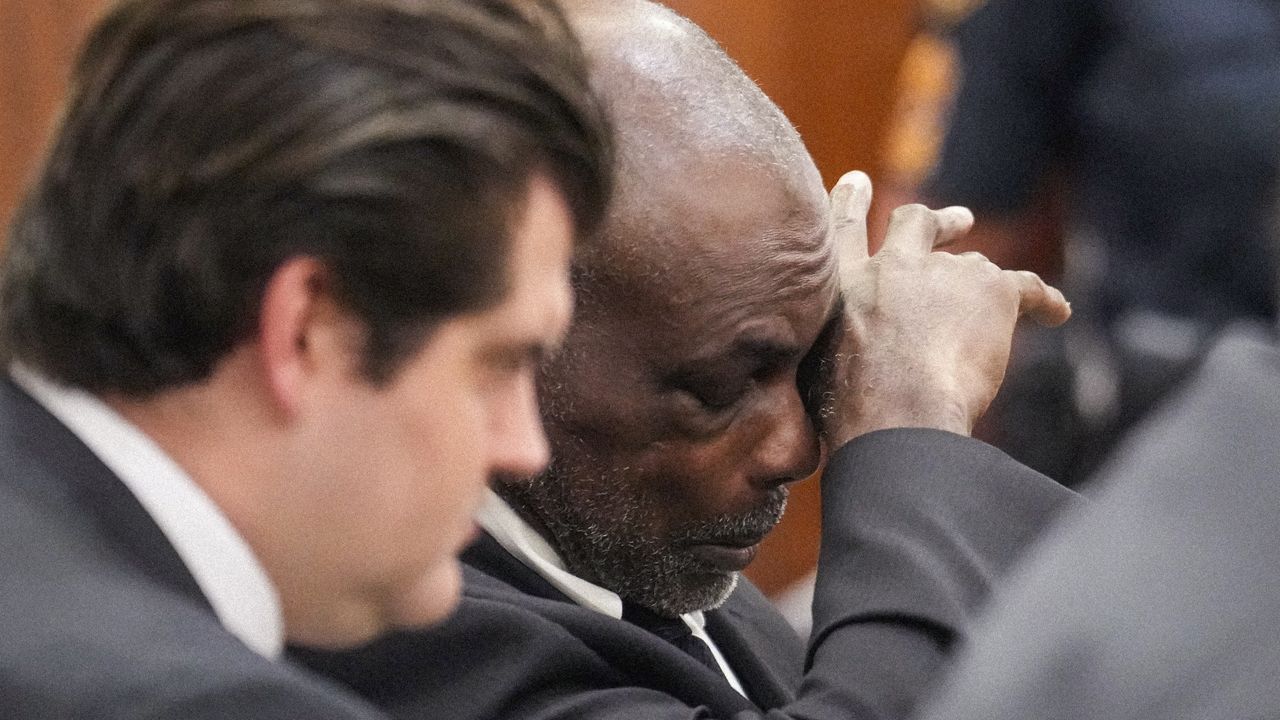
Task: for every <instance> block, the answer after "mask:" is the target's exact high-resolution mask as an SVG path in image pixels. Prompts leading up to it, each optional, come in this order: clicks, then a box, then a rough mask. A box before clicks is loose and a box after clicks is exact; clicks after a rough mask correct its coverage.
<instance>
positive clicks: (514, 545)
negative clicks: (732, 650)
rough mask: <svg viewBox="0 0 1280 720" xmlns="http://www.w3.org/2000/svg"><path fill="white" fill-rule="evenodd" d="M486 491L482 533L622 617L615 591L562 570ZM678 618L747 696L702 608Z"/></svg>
mask: <svg viewBox="0 0 1280 720" xmlns="http://www.w3.org/2000/svg"><path fill="white" fill-rule="evenodd" d="M486 492H487V493H488V495H487V497H486V498H485V501H484V504H483V505H481V506H480V510H479V511H477V513H476V522H477V523H478V524H479V525H480V527H482V528H484V530H485V532H487V533H489V534H490V535H491V536H493V539H494V540H497V541H498V544H499V545H501V546H502V547H503V548H505V549H506V551H507V552H509V553H511V554H512V555H515V556H516V558H518V559H519V560H520V561H521V562H523V563H524V564H525V565H528V566H529V567H530V568H531V569H533V571H534V572H536V573H538V574H539V575H541V576H542V577H543V578H544V579H545V580H546V581H547V582H549V583H551V584H552V585H554V586H555V587H556V589H557V590H559V591H560V592H562V593H564V594H565V595H568V596H569V598H570V599H571V600H573V601H574V602H576V603H577V604H579V605H581V606H583V607H585V608H588V609H590V610H595V611H596V612H598V613H601V614H604V615H608V616H609V617H612V618H615V619H617V620H621V619H622V598H621V597H619V596H618V594H617V593H615V592H613V591H612V590H608V589H605V588H602V587H600V586H599V585H596V584H595V583H592V582H588V581H586V580H583V579H582V578H580V577H578V576H577V575H574V574H573V573H570V572H569V571H568V570H567V569H565V564H564V560H563V559H561V557H560V554H559V553H557V552H556V550H555V548H553V547H551V543H549V542H547V540H546V538H544V537H542V535H540V534H538V531H537V530H535V529H533V526H532V525H530V524H529V523H527V522H525V519H524V518H522V517H520V514H519V513H517V512H516V511H515V510H514V509H513V508H512V507H511V506H510V505H508V504H507V503H506V501H505V500H503V499H502V498H500V497H498V495H497V493H495V492H493V491H492V490H489V491H486ZM680 618H681V619H682V620H684V622H685V624H687V625H688V626H689V629H690V630H691V631H692V632H693V634H694V635H695V636H697V637H698V638H699V639H701V640H702V641H703V642H705V643H706V644H707V646H708V647H710V648H711V654H712V655H713V656H715V659H716V663H717V664H718V665H719V666H720V671H721V672H722V673H724V676H725V679H726V680H728V681H729V684H730V685H732V686H733V688H734V689H735V690H737V691H738V692H739V693H740V694H742V695H743V696H746V694H747V693H746V691H745V690H743V687H742V682H741V681H740V680H739V679H738V676H737V675H736V674H735V673H734V672H733V668H731V667H729V662H728V660H726V659H725V657H724V655H723V654H721V652H720V648H719V647H717V646H716V643H715V641H714V640H712V639H711V636H710V635H708V634H707V618H706V615H704V614H703V613H702V611H701V610H695V611H694V612H691V613H686V614H684V615H681V616H680Z"/></svg>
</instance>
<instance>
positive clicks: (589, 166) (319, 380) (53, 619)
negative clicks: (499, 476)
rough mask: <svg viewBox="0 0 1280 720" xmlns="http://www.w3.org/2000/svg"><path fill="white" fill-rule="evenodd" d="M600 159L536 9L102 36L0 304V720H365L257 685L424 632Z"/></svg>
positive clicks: (572, 62)
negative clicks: (331, 656) (307, 647)
mask: <svg viewBox="0 0 1280 720" xmlns="http://www.w3.org/2000/svg"><path fill="white" fill-rule="evenodd" d="M610 143H611V140H610V139H609V135H608V133H607V132H606V131H605V126H604V122H603V117H602V115H601V113H600V112H599V109H598V107H597V105H596V102H595V100H594V98H593V96H592V95H591V94H590V92H589V88H588V85H587V80H586V73H585V70H584V67H583V65H582V63H581V58H580V50H579V48H578V46H577V44H576V41H574V40H573V38H572V36H571V34H570V33H569V31H568V28H567V26H566V25H565V24H564V22H563V19H562V18H561V17H560V15H559V14H558V12H557V11H555V10H553V9H551V8H550V7H548V6H545V5H542V4H530V3H522V4H514V3H507V2H499V1H497V0H492V1H486V2H466V3H453V2H393V1H391V0H385V1H379V0H307V1H305V2H303V1H301V0H298V1H292V0H274V1H271V2H266V1H254V0H245V1H243V2H235V3H227V2H218V1H215V0H144V1H136V2H126V3H124V4H122V5H120V6H119V7H117V8H116V9H115V10H114V11H113V12H111V13H110V14H109V15H108V16H107V17H106V18H105V20H104V21H103V23H102V24H101V25H100V26H99V27H98V28H97V29H96V31H95V32H94V34H93V35H92V37H91V38H90V40H89V42H88V45H87V49H86V51H85V54H84V56H83V58H82V59H81V62H80V66H79V70H78V73H77V75H76V78H75V86H74V91H73V93H72V97H71V101H70V104H69V106H68V108H67V110H66V114H65V117H64V120H63V123H62V126H61V128H60V130H59V131H58V133H57V136H56V138H55V140H54V145H53V148H52V151H51V154H50V156H49V159H48V162H47V164H46V166H45V168H44V171H43V174H42V176H41V177H40V178H39V179H38V180H37V182H36V183H35V185H34V187H33V188H32V190H31V192H30V196H29V198H28V200H27V202H26V204H25V206H24V207H23V209H22V210H21V212H20V215H19V217H18V219H17V222H16V224H15V226H14V230H13V234H12V237H11V239H10V242H9V246H8V258H7V260H6V264H5V266H4V274H3V288H2V290H0V308H2V309H0V339H2V340H3V346H4V353H5V359H6V360H7V363H8V371H9V372H8V375H9V377H8V378H6V379H5V380H4V381H3V383H0V558H3V560H2V562H3V563H4V570H3V572H0V636H2V637H3V638H4V642H3V643H0V698H3V701H2V702H0V704H2V705H3V707H4V713H5V716H6V717H13V718H45V717H48V718H68V717H94V718H111V717H174V718H212V717H227V718H298V717H306V718H336V717H342V718H347V717H371V716H375V714H374V711H372V710H371V709H369V708H367V707H366V706H364V705H363V704H362V703H359V702H358V701H356V700H355V699H354V698H349V696H347V695H346V694H345V693H341V692H338V691H337V690H336V689H334V688H332V687H331V686H329V685H327V684H325V683H322V682H320V681H319V680H318V679H315V678H312V677H309V676H307V675H306V674H304V673H302V672H299V671H297V670H294V669H291V668H290V667H289V666H288V665H286V664H284V663H281V662H275V661H274V660H275V659H276V656H277V655H278V654H279V652H280V649H281V645H282V644H283V641H284V639H285V638H286V637H287V638H288V639H289V640H292V641H297V642H308V643H316V644H320V645H326V646H342V645H350V644H354V643H358V642H361V641H365V640H368V639H369V638H371V637H373V636H375V635H377V634H379V633H382V632H385V631H386V630H388V629H390V628H392V627H395V626H404V625H419V624H423V623H429V622H434V621H438V620H440V619H441V618H443V617H444V616H445V615H446V614H447V613H448V612H449V611H450V610H451V609H452V608H453V607H454V605H455V603H456V601H457V597H458V592H459V570H458V565H457V561H456V557H455V555H456V553H457V552H458V551H459V550H460V549H461V548H462V546H463V545H464V544H465V542H466V541H467V540H468V538H469V537H470V536H471V535H472V533H473V530H472V527H473V526H472V520H471V516H472V513H473V511H474V510H475V507H476V506H477V504H478V502H479V500H480V498H481V492H482V490H483V487H484V482H485V480H486V479H487V478H488V477H489V475H490V474H491V473H494V472H505V473H512V474H529V473H533V472H536V471H538V470H540V469H541V468H542V467H544V465H545V463H546V460H547V446H546V441H545V438H544V436H543V432H542V429H541V426H540V424H539V419H538V416H537V411H536V404H535V397H534V390H533V377H532V373H533V370H534V368H535V366H536V363H537V360H538V359H539V358H540V357H542V356H543V355H544V354H545V352H546V349H547V348H548V347H550V346H552V345H555V344H556V343H557V342H558V340H559V339H560V337H561V336H562V334H563V333H564V332H565V329H566V327H567V325H568V321H569V317H570V313H571V306H572V300H571V290H570V285H569V277H568V268H569V262H568V261H569V257H570V255H571V251H572V244H573V241H574V238H575V236H576V235H578V234H579V233H582V232H585V231H587V230H588V229H590V228H591V227H592V225H593V224H594V222H595V220H596V219H597V218H598V217H599V215H600V213H601V212H602V210H603V207H604V204H605V200H606V197H607V194H608V185H609V178H610V173H611V169H610V162H611V151H610Z"/></svg>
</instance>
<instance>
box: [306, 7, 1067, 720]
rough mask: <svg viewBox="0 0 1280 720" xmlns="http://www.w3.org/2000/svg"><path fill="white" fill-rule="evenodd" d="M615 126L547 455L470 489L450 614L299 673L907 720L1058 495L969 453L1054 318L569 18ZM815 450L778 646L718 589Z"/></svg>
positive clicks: (463, 705) (497, 703)
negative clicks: (817, 512) (607, 199)
mask: <svg viewBox="0 0 1280 720" xmlns="http://www.w3.org/2000/svg"><path fill="white" fill-rule="evenodd" d="M568 7H569V14H570V19H571V21H572V22H573V24H574V25H575V27H576V29H577V30H578V31H579V34H580V36H581V37H582V39H583V41H584V44H585V45H586V46H587V51H588V56H589V58H590V59H591V60H592V62H593V65H592V74H593V84H594V86H595V88H596V89H597V92H598V93H599V94H600V95H601V96H602V98H603V99H604V102H605V103H606V105H607V107H608V108H609V111H610V114H611V118H612V120H613V122H614V125H615V127H616V129H617V133H618V143H619V155H620V163H619V168H618V172H617V174H616V185H617V194H616V195H615V200H614V202H613V203H612V205H611V206H610V209H609V212H608V213H607V217H606V219H605V221H604V224H603V226H602V227H601V229H600V230H599V231H597V232H596V233H595V234H593V235H592V236H591V237H590V239H589V240H588V241H587V242H585V243H584V244H583V245H582V246H581V247H580V248H579V249H578V252H577V253H576V255H575V259H574V287H575V290H576V291H577V300H576V306H575V319H574V324H573V326H572V327H571V329H570V332H569V335H568V337H567V339H566V342H565V344H564V346H563V348H562V350H561V351H560V352H559V353H558V354H557V355H556V356H555V357H553V358H550V359H549V360H548V361H547V362H545V363H544V364H543V367H542V369H541V373H540V377H539V392H540V398H541V399H542V401H543V415H544V418H545V420H546V423H547V430H548V437H549V439H550V441H551V446H552V462H551V466H550V467H549V468H548V469H547V471H545V472H543V473H540V474H539V475H537V476H536V477H535V478H533V479H532V480H526V479H519V478H510V477H498V478H496V480H495V482H494V486H493V487H494V490H495V495H494V496H493V497H491V498H490V500H489V502H488V503H487V504H486V506H485V507H484V509H483V510H482V513H481V516H480V522H481V525H482V526H483V527H484V530H485V533H484V534H483V535H482V537H481V538H480V540H479V541H478V542H477V544H476V545H474V546H473V547H472V548H470V549H469V550H468V551H467V552H466V553H465V554H464V561H465V563H466V576H465V579H466V590H465V595H464V600H463V602H462V604H461V606H460V609H459V612H458V614H457V615H456V616H455V617H454V618H453V619H451V620H450V621H449V622H447V623H445V624H444V625H442V626H440V627H438V628H436V629H433V630H431V631H427V632H415V633H403V634H399V635H397V636H395V637H392V638H390V639H387V640H385V641H382V642H378V643H375V644H373V645H371V646H369V647H367V648H364V649H362V650H360V651H357V652H354V653H347V654H340V655H329V654H323V653H305V654H304V657H305V659H306V661H307V662H309V663H311V664H312V666H313V667H315V668H318V669H320V670H322V671H323V672H326V673H328V674H330V675H331V676H333V677H335V678H337V679H339V680H341V681H342V682H345V683H347V684H349V685H350V686H351V687H353V688H355V689H356V690H358V691H359V692H361V693H362V694H364V695H365V696H366V697H368V698H370V699H372V700H374V701H375V702H377V703H379V704H380V705H382V706H384V707H386V708H387V709H389V710H390V711H392V712H393V713H394V714H395V715H397V716H398V717H402V718H434V717H449V718H476V719H477V720H478V719H481V718H484V719H486V720H487V719H490V718H575V719H581V718H617V719H618V720H623V719H625V720H636V719H639V718H644V719H648V718H736V719H737V720H746V719H747V718H760V717H772V718H779V719H781V718H788V717H796V718H800V717H804V718H850V717H897V716H901V715H903V714H905V713H906V712H907V711H908V710H909V709H910V707H911V705H912V703H913V702H914V700H915V698H916V697H917V695H918V693H919V692H920V691H921V690H922V689H923V687H924V686H925V685H926V683H927V681H928V680H930V679H931V677H932V675H933V674H934V671H935V668H936V667H937V666H938V664H939V663H940V662H941V660H942V659H943V657H944V656H945V654H946V652H947V650H948V648H949V647H950V646H951V644H952V643H953V642H954V641H955V639H956V638H957V637H958V636H959V635H960V634H961V633H962V632H963V630H964V627H965V625H966V623H967V621H968V618H969V616H970V613H971V612H972V610H973V609H974V608H975V607H976V606H977V605H978V604H979V603H980V602H981V601H982V600H983V599H984V598H985V597H986V594H987V592H988V589H989V587H990V583H991V581H992V580H993V578H994V577H995V576H996V575H997V574H998V573H999V572H1000V571H1001V570H1002V568H1004V567H1005V565H1006V564H1007V563H1008V562H1009V560H1010V559H1011V558H1012V556H1013V555H1014V554H1015V553H1016V552H1017V551H1018V550H1019V549H1020V548H1021V547H1022V546H1023V544H1024V543H1025V542H1026V541H1027V540H1028V539H1030V538H1031V537H1032V536H1034V535H1035V533H1036V532H1037V531H1038V530H1039V529H1040V527H1041V526H1042V525H1043V523H1044V522H1045V521H1046V519H1047V518H1048V517H1050V516H1051V515H1052V514H1054V512H1055V511H1056V509H1057V508H1058V507H1059V505H1060V503H1061V502H1062V501H1063V500H1064V499H1065V498H1067V497H1069V496H1070V494H1069V493H1068V492H1067V491H1065V490H1063V489H1062V488H1061V487H1059V486H1057V485H1056V484H1054V483H1053V482H1051V481H1049V480H1048V479H1047V478H1044V477H1043V476H1040V475H1038V474H1036V473H1034V472H1031V471H1030V470H1028V469H1026V468H1025V467H1022V466H1020V465H1018V464H1017V463H1015V462H1013V461H1012V460H1010V459H1009V458H1008V457H1006V456H1004V455H1003V454H1001V453H1000V452H998V451H997V450H995V449H993V448H991V447H989V446H987V445H984V444H982V443H980V442H978V441H975V440H973V439H971V438H969V437H968V434H969V431H970V429H971V428H972V426H973V422H974V420H975V419H976V418H977V417H978V416H979V415H980V414H981V413H982V411H983V409H984V408H985V407H986V406H987V404H988V403H989V402H990V400H991V398H992V397H993V395H994V394H995V392H996V389H997V387H998V386H999V383H1000V380H1001V377H1002V375H1003V372H1004V367H1005V362H1006V359H1007V356H1008V352H1009V343H1010V336H1011V333H1012V330H1013V326H1014V324H1015V322H1016V321H1017V319H1018V318H1019V316H1021V315H1024V314H1030V315H1033V316H1035V317H1036V318H1037V319H1039V320H1041V321H1044V322H1048V323H1057V322H1061V321H1063V320H1064V319H1065V318H1066V316H1067V315H1068V314H1069V310H1068V308H1067V306H1066V303H1065V301H1064V300H1063V299H1062V296H1061V295H1060V294H1059V293H1058V292H1057V291H1056V290H1053V289H1051V288H1048V287H1046V286H1045V285H1044V284H1043V283H1042V282H1041V281H1040V280H1039V278H1037V277H1035V276H1034V275H1031V274H1028V273H1016V272H1008V271H1003V270H1000V269H999V268H997V267H996V266H994V265H992V264H991V263H989V262H987V261H986V260H985V259H984V258H982V257H981V256H977V255H965V256H956V255H950V254H946V253H940V252H933V248H934V247H935V246H936V245H939V244H943V243H946V242H948V241H949V240H952V239H954V238H956V237H958V236H960V235H962V234H963V233H964V232H965V231H966V230H967V229H968V227H969V225H970V223H971V221H972V218H971V216H970V215H969V213H968V212H967V211H966V210H963V209H961V208H948V209H945V210H938V211H934V210H929V209H926V208H924V207H921V206H911V207H907V208H903V209H900V210H899V211H897V212H896V213H895V215H894V218H893V222H892V223H891V226H890V228H889V231H888V235H887V237H886V238H885V242H884V244H883V247H882V248H881V250H880V251H879V252H878V253H877V254H876V255H874V256H870V255H869V254H868V251H867V247H868V243H867V234H866V225H865V216H866V211H867V207H868V205H869V203H870V199H871V188H870V184H869V182H868V181H867V179H866V177H865V176H863V175H861V174H860V173H854V174H851V175H848V176H846V177H845V178H844V179H843V180H842V181H841V182H840V183H839V184H838V185H837V187H836V188H835V190H834V192H833V194H832V195H831V197H830V198H828V196H827V195H826V193H825V192H824V190H823V187H822V183H821V178H820V176H819V174H818V171H817V169H816V167H814V165H813V162H812V160H811V158H810V157H809V155H808V153H807V152H806V151H805V148H804V146H803V144H802V143H801V141H800V138H799V136H798V135H797V134H796V132H795V130H794V128H793V127H792V126H791V124H790V123H789V122H788V121H787V120H786V118H785V117H784V116H783V115H782V113H781V112H780V111H779V110H778V108H777V107H776V106H775V105H774V104H773V103H772V102H770V101H769V100H768V98H766V97H765V96H764V95H763V94H762V93H761V91H760V90H759V88H758V87H756V86H755V84H754V83H752V82H751V81H750V80H749V79H748V78H747V77H746V76H745V75H743V74H742V72H741V70H739V69H738V68H737V67H736V66H735V65H734V64H733V63H732V62H731V61H730V60H729V59H728V58H727V57H726V56H725V55H724V54H723V52H722V51H721V50H720V49H719V47H718V46H716V45H715V43H714V42H713V41H712V40H710V38H708V37H707V36H706V35H705V34H704V33H703V32H702V31H701V30H699V29H698V28H697V27H695V26H693V25H692V24H691V23H689V22H688V21H686V20H684V19H683V18H680V17H679V16H677V15H675V14H674V13H672V12H671V11H669V10H667V9H665V8H662V7H660V6H657V5H654V4H651V3H648V2H642V1H639V0H628V1H627V2H586V1H583V2H573V3H569V6H568ZM824 447H825V449H826V452H827V453H828V454H829V457H828V462H827V468H826V471H825V473H824V477H823V479H822V484H823V538H822V554H821V559H820V566H819V570H818V586H817V598H816V601H815V606H814V615H815V631H814V634H813V637H812V638H811V640H810V642H809V646H808V648H807V650H806V648H805V647H804V645H803V644H802V642H801V641H800V640H799V639H798V638H797V637H796V636H795V634H794V633H793V632H792V631H791V629H790V628H789V627H788V626H787V625H786V624H785V623H784V622H783V620H782V618H781V617H780V616H779V615H778V613H777V612H776V611H774V610H773V609H772V608H771V607H770V605H769V604H768V602H767V601H766V600H765V599H764V598H763V597H762V596H761V594H760V593H759V592H758V591H757V590H756V589H755V588H754V587H752V586H751V585H750V583H748V582H746V581H744V580H742V579H741V577H740V575H739V573H740V571H741V570H742V569H743V567H745V566H746V565H747V563H748V562H749V561H750V560H751V558H752V556H753V555H754V553H755V548H756V546H757V544H758V543H759V542H760V540H761V539H762V538H763V537H764V536H765V534H767V533H768V532H769V531H770V529H772V528H773V527H774V525H775V524H776V523H777V522H778V520H779V518H780V517H781V515H782V512H783V508H784V506H785V502H786V497H787V486H788V484H790V483H792V482H794V481H797V480H800V479H803V478H805V477H806V476H808V475H810V474H811V473H813V472H814V471H815V470H816V468H817V467H818V465H819V461H820V459H821V457H822V454H823V448H824Z"/></svg>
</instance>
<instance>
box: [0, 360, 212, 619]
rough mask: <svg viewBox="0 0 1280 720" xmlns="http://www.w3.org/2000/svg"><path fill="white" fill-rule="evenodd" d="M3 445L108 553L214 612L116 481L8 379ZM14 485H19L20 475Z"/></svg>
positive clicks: (2, 393) (1, 393)
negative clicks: (52, 485)
mask: <svg viewBox="0 0 1280 720" xmlns="http://www.w3.org/2000/svg"><path fill="white" fill-rule="evenodd" d="M0 445H3V446H6V452H5V454H6V455H7V454H9V453H12V454H13V455H14V457H15V459H16V460H17V461H18V462H23V463H30V464H32V465H38V466H42V467H43V469H44V472H43V473H42V474H41V476H42V480H41V481H42V482H43V481H45V480H46V479H51V480H52V481H55V482H57V483H60V484H61V485H62V487H61V488H60V490H61V491H62V494H63V495H64V496H65V497H66V498H67V499H68V500H69V501H70V502H72V503H74V505H75V506H76V510H77V511H78V512H77V514H78V515H80V516H82V517H84V518H87V519H88V520H89V522H92V523H94V525H95V526H96V527H95V532H97V533H100V534H101V536H102V537H103V540H104V543H103V545H104V547H103V549H104V551H106V552H109V553H111V554H114V555H115V556H117V557H118V558H119V559H120V560H122V561H123V562H124V563H126V564H128V565H130V566H131V567H132V568H133V569H134V570H136V571H139V572H141V573H143V574H144V575H146V576H147V577H149V578H150V579H151V580H152V581H154V582H157V583H159V584H160V585H163V586H165V587H168V588H170V589H173V590H175V591H177V592H179V593H180V594H182V595H184V596H186V597H188V598H189V599H191V600H194V601H196V602H198V603H200V604H202V605H204V606H205V607H207V608H209V610H210V611H212V610H213V608H212V607H211V606H210V605H209V602H208V600H207V599H206V598H205V596H204V593H202V592H201V591H200V586H199V585H197V584H196V581H195V578H193V577H192V576H191V572H190V571H189V570H187V567H186V565H184V564H183V562H182V559H181V558H180V557H179V556H178V553H177V552H176V551H175V550H174V549H173V546H172V545H171V544H169V541H168V539H167V538H166V537H165V536H164V533H163V532H161V530H160V528H159V526H157V525H156V523H155V521H154V520H152V519H151V516H150V515H148V514H147V511H146V510H145V509H143V507H142V505H141V504H139V502H138V499H137V498H136V497H134V496H133V494H132V493H130V492H129V490H128V488H126V487H125V486H124V485H123V484H122V483H121V482H120V480H119V479H118V478H116V477H115V475H113V474H112V473H111V471H110V470H108V469H107V467H106V466H105V465H103V464H102V461H101V460H99V459H98V457H97V456H96V455H94V454H93V452H92V451H90V450H89V448H88V447H86V446H85V445H84V443H82V442H80V439H79V438H77V437H76V436H75V435H74V434H72V432H71V431H70V430H68V429H67V428H66V426H64V425H63V424H62V423H60V422H58V420H57V418H55V417H53V415H51V414H49V412H48V411H47V410H45V409H44V408H43V407H42V406H41V405H40V404H39V403H37V402H36V401H35V400H34V399H33V398H32V397H31V396H30V395H28V394H27V393H26V392H25V391H23V390H22V389H21V388H19V387H18V386H17V385H16V384H15V383H14V382H13V381H12V380H11V379H9V378H8V377H7V376H5V377H3V379H0ZM11 477H12V481H13V482H14V483H21V482H22V481H23V479H22V477H21V476H19V474H18V473H14V474H13V475H12V476H11Z"/></svg>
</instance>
